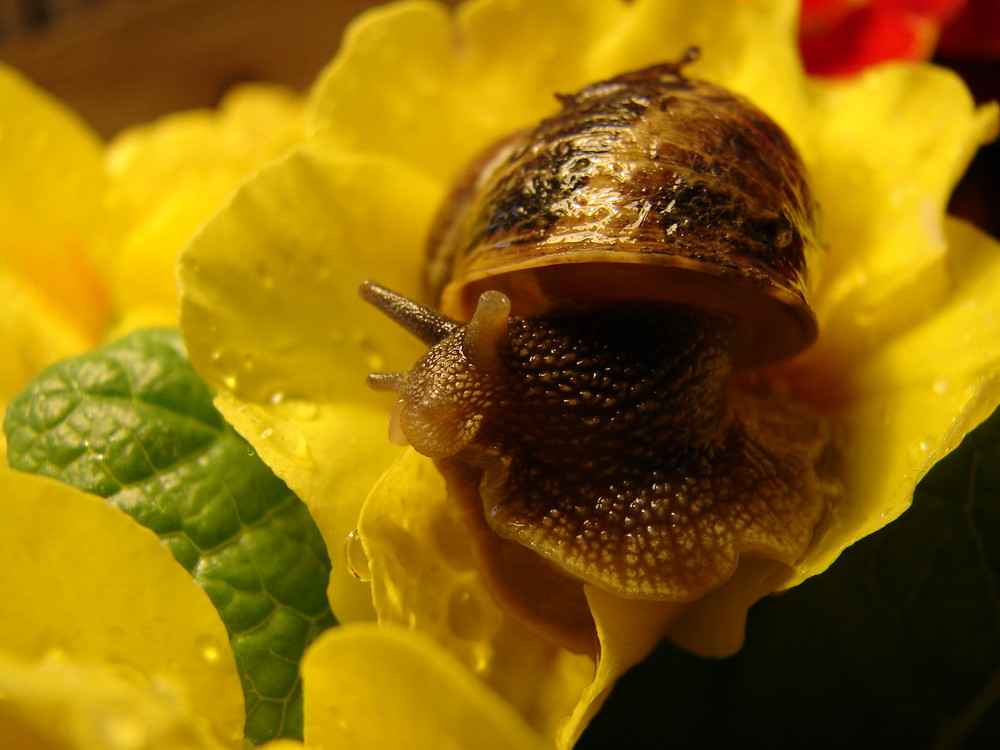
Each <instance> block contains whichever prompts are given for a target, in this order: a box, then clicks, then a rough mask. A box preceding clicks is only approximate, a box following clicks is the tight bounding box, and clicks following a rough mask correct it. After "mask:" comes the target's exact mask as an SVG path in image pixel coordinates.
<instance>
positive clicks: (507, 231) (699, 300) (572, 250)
mask: <svg viewBox="0 0 1000 750" xmlns="http://www.w3.org/2000/svg"><path fill="white" fill-rule="evenodd" d="M686 61H687V60H682V61H681V63H669V64H663V65H657V66H653V67H651V68H647V69H645V70H641V71H637V72H634V73H628V74H625V75H621V76H618V77H616V78H612V79H610V80H608V81H603V82H600V83H595V84H593V85H590V86H587V87H585V88H584V89H582V90H581V91H580V92H578V93H576V94H572V95H564V96H560V97H559V99H560V101H561V102H562V109H561V111H560V112H559V113H558V114H556V115H555V116H553V117H550V118H548V119H546V120H544V121H542V123H541V124H540V125H539V126H538V127H537V128H535V129H533V130H530V131H527V132H524V133H519V134H515V135H514V136H512V137H511V138H508V139H505V140H503V141H501V142H500V143H499V144H496V145H495V146H494V147H493V148H491V149H489V150H487V151H486V152H485V153H484V154H483V155H482V156H481V157H480V158H479V159H478V160H476V161H475V162H474V163H473V164H472V166H471V167H470V169H469V170H468V172H467V173H466V174H465V175H464V176H463V177H462V179H461V180H460V181H459V182H458V184H457V186H456V188H455V189H454V191H453V193H452V196H451V198H450V199H449V201H448V202H447V203H446V205H445V209H444V210H443V211H442V212H441V214H440V217H439V220H438V223H437V226H436V228H435V229H434V230H433V232H432V239H431V242H430V245H429V248H430V258H429V263H428V266H427V269H428V270H427V279H426V281H427V289H428V299H429V300H431V301H432V302H433V303H434V304H437V305H438V307H439V309H441V310H442V311H443V312H445V313H446V314H448V315H451V316H454V317H456V318H458V319H461V320H467V319H468V318H469V317H470V316H471V314H472V311H473V310H474V309H475V305H476V300H478V298H479V294H480V293H481V292H483V291H485V290H487V289H500V290H501V291H504V292H505V293H507V294H508V296H509V297H511V299H512V301H513V303H514V312H515V313H522V314H526V313H531V314H537V313H538V312H541V311H543V310H545V309H547V308H548V307H550V306H552V305H553V304H556V305H560V304H561V305H564V304H565V303H566V301H567V300H570V299H572V300H575V301H577V302H578V303H579V302H582V301H583V300H584V299H586V298H590V299H597V300H608V299H658V300H665V301H671V302H677V303H684V304H692V305H696V306H699V307H706V308H709V309H713V310H717V311H720V312H725V313H727V314H729V315H731V316H732V317H733V319H734V320H735V321H736V322H737V324H738V326H739V327H740V329H741V331H740V339H741V352H740V354H741V357H742V358H744V359H745V360H746V361H748V362H750V363H753V364H761V363H764V362H768V361H774V360H778V359H782V358H784V357H787V356H789V355H791V354H795V353H797V352H798V351H801V350H802V349H804V348H806V347H807V346H808V345H809V344H810V343H812V341H813V340H814V339H815V337H816V333H817V331H816V321H815V318H814V316H813V313H812V311H811V309H810V307H809V296H810V283H811V281H810V274H813V275H814V274H815V273H816V270H817V269H818V267H819V261H820V260H821V259H820V257H819V256H820V255H821V253H822V248H821V246H820V244H819V243H818V241H817V230H816V223H817V209H816V206H815V203H814V200H813V198H812V194H811V191H810V189H809V186H808V184H807V182H806V179H805V176H804V175H805V170H804V167H803V165H802V162H801V160H800V158H799V156H798V154H797V153H796V151H795V149H794V147H793V146H792V144H791V143H790V141H789V140H788V137H787V136H786V135H785V134H784V132H783V131H782V130H781V128H780V127H778V125H777V124H775V123H774V122H773V121H772V120H771V119H770V118H769V117H768V116H767V115H766V114H764V113H763V112H762V111H761V110H759V109H758V108H757V107H756V106H754V105H753V104H752V103H750V102H749V101H747V100H746V99H745V98H743V97H740V96H737V95H735V94H732V93H730V92H729V91H726V90H725V89H722V88H720V87H719V86H716V85H714V84H711V83H708V82H706V81H699V80H692V79H688V78H686V77H684V76H683V75H681V70H680V69H681V67H682V65H683V64H684V63H685V62H686ZM631 265H638V266H641V268H638V269H636V268H630V267H629V266H631Z"/></svg>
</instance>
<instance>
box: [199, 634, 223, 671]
mask: <svg viewBox="0 0 1000 750" xmlns="http://www.w3.org/2000/svg"><path fill="white" fill-rule="evenodd" d="M197 645H198V656H200V657H201V658H202V659H204V660H205V661H206V662H208V663H209V664H215V663H216V662H217V661H219V658H220V657H221V656H222V649H221V648H219V643H218V641H216V640H215V638H213V637H212V636H210V635H206V636H202V637H201V638H199V639H198V644H197Z"/></svg>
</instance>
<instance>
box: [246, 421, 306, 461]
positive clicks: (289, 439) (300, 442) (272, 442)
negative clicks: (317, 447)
mask: <svg viewBox="0 0 1000 750" xmlns="http://www.w3.org/2000/svg"><path fill="white" fill-rule="evenodd" d="M258 434H259V435H260V439H261V440H264V441H266V442H267V444H268V445H269V446H270V447H271V448H273V449H274V450H276V451H277V452H278V453H281V454H282V455H284V456H286V457H287V458H290V459H292V460H293V461H295V463H297V464H299V465H300V466H305V467H307V468H309V467H312V466H315V465H316V464H315V461H314V460H313V455H312V451H311V450H310V449H309V441H308V440H307V439H306V436H305V435H303V434H302V432H301V431H300V430H299V429H298V428H297V427H296V426H295V425H294V424H293V423H291V422H284V421H283V422H281V423H280V424H274V423H272V424H267V425H265V426H263V427H262V428H261V430H260V432H259V433H258ZM258 447H259V446H258Z"/></svg>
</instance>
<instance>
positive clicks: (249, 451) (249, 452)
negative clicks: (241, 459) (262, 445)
mask: <svg viewBox="0 0 1000 750" xmlns="http://www.w3.org/2000/svg"><path fill="white" fill-rule="evenodd" d="M247 455H248V456H256V455H257V451H255V450H254V449H253V446H252V445H250V444H249V443H247Z"/></svg>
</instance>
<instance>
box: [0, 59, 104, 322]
mask: <svg viewBox="0 0 1000 750" xmlns="http://www.w3.org/2000/svg"><path fill="white" fill-rule="evenodd" d="M104 188H105V175H104V169H103V166H102V163H101V144H100V142H99V141H98V140H97V137H96V136H95V135H94V134H93V133H92V132H91V131H90V130H89V129H88V128H87V127H86V126H85V125H84V124H83V123H82V122H81V121H80V120H78V119H77V118H76V117H75V116H74V115H73V114H72V113H71V112H69V111H68V110H66V109H65V108H63V107H62V106H61V105H59V104H58V103H57V102H55V101H54V100H52V99H51V98H49V97H48V96H47V95H46V94H44V93H43V92H42V91H40V90H38V89H36V88H35V87H34V86H32V85H31V84H30V83H29V82H28V81H27V80H26V79H24V78H23V77H21V76H20V75H19V74H18V73H16V72H15V71H13V70H11V69H10V68H6V67H3V66H0V267H3V268H5V269H7V272H9V273H11V274H13V275H15V276H18V277H20V278H21V279H22V280H23V281H24V282H26V283H29V284H31V285H33V286H35V287H36V288H37V290H38V294H39V295H41V296H43V297H45V299H46V300H47V302H48V304H49V305H50V306H51V307H52V308H53V309H55V310H58V311H60V312H61V313H62V314H63V315H64V316H65V317H66V324H67V325H69V326H70V327H72V328H75V329H76V331H77V335H80V336H84V337H88V338H90V339H91V340H94V339H96V337H97V336H98V335H99V333H100V332H101V330H102V328H103V326H104V324H105V322H106V320H107V317H108V304H107V299H106V296H105V291H104V288H103V283H102V281H101V279H100V278H99V276H98V273H97V271H96V270H95V265H94V259H95V258H99V257H102V256H103V255H104V254H106V253H107V249H108V247H109V246H110V245H111V243H112V242H113V239H114V229H115V221H113V220H112V217H111V216H109V214H108V212H107V207H106V206H105V205H104V204H103V198H104Z"/></svg>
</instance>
